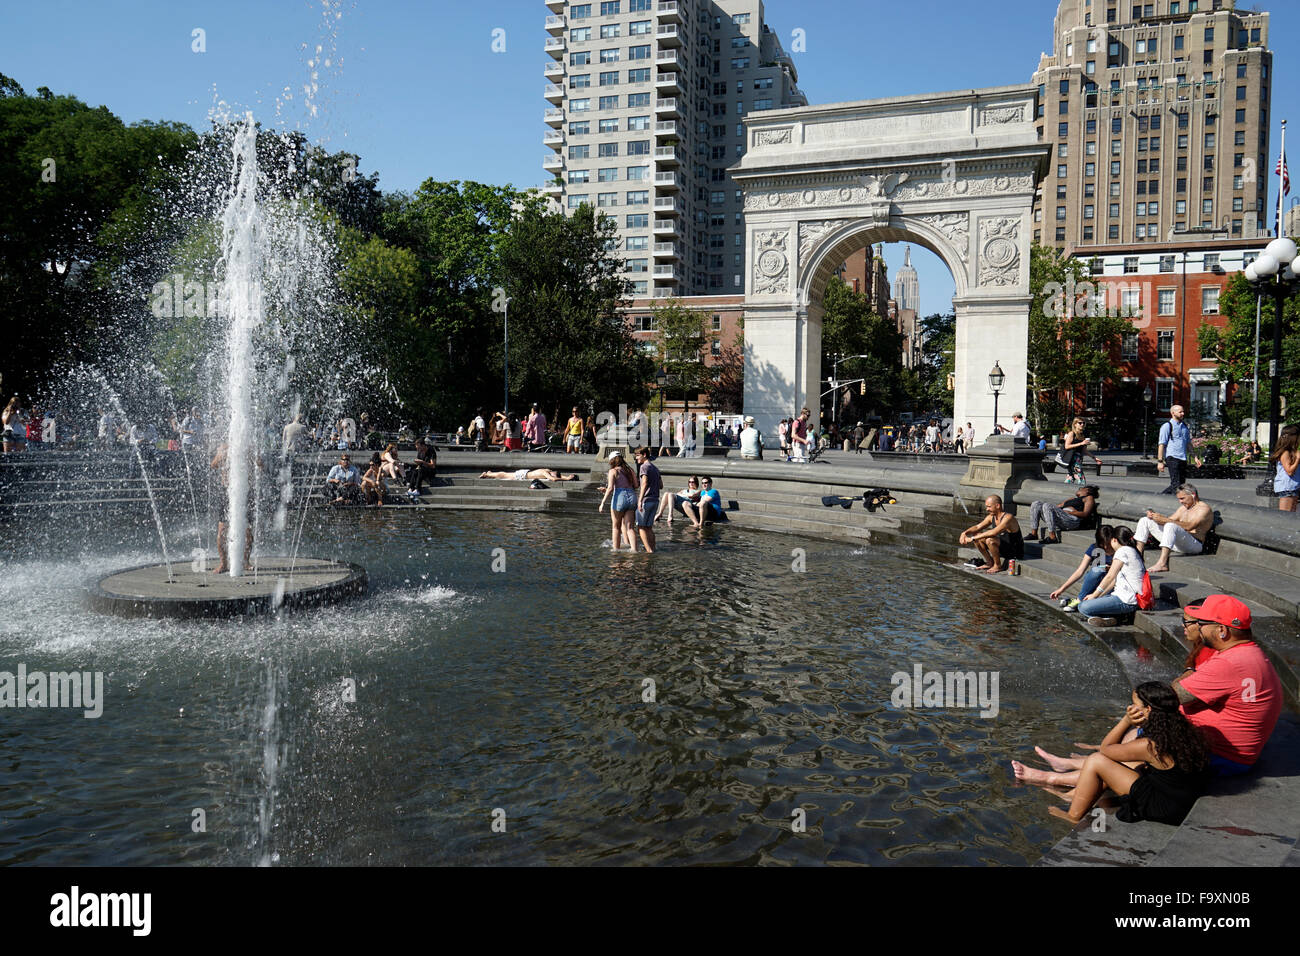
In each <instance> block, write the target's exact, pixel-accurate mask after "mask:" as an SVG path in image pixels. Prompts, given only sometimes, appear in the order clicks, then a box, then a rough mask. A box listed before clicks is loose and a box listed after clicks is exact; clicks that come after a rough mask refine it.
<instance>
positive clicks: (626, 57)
mask: <svg viewBox="0 0 1300 956" xmlns="http://www.w3.org/2000/svg"><path fill="white" fill-rule="evenodd" d="M546 6H547V8H548V9H549V10H550V15H549V16H548V17H547V18H546V29H547V32H548V33H549V34H550V38H549V39H548V40H547V41H546V52H547V53H548V54H549V55H550V58H551V59H550V60H549V61H548V62H547V64H546V78H547V80H549V81H550V82H549V83H548V84H547V86H546V94H545V95H546V99H547V100H548V101H550V104H551V105H550V107H548V108H547V109H546V111H545V119H546V123H547V125H548V126H550V128H551V129H550V132H548V133H547V134H546V135H545V138H544V142H545V144H546V145H547V146H549V147H550V148H551V150H553V152H552V153H548V154H547V156H546V159H545V162H544V163H543V166H544V168H545V169H546V171H547V172H549V173H551V174H553V176H554V177H555V178H554V179H553V180H552V181H551V183H550V184H548V185H547V186H546V187H545V192H547V193H548V194H549V195H551V196H553V197H555V198H556V199H558V200H559V201H560V202H561V203H563V204H564V206H565V207H566V208H568V209H574V208H577V206H579V205H580V204H582V203H584V202H585V203H589V204H590V205H592V206H594V207H595V208H596V209H597V211H599V212H603V213H606V214H608V215H609V216H610V217H612V218H613V219H614V220H615V221H616V222H617V223H618V229H619V243H620V252H621V254H622V255H623V258H624V262H625V264H626V267H627V268H626V276H627V278H628V279H630V280H631V281H632V283H633V294H634V295H636V296H652V297H661V298H663V297H669V296H685V295H707V294H739V293H743V291H744V275H745V268H744V265H745V246H744V243H745V239H744V213H743V210H742V204H741V197H740V191H739V190H738V189H737V188H736V185H735V183H734V182H733V181H732V180H731V177H730V176H729V175H728V174H727V167H728V166H730V165H731V164H732V163H734V162H735V161H736V160H737V159H738V158H739V157H740V156H742V155H743V154H744V150H745V138H744V128H743V126H742V123H741V118H742V117H743V116H744V114H745V113H747V112H752V111H755V110H767V109H779V108H781V107H787V106H806V105H807V102H808V101H807V99H806V97H804V95H803V93H801V92H800V91H799V89H798V86H797V82H798V73H797V71H796V70H795V66H794V61H793V60H792V59H791V58H790V56H789V55H788V54H787V53H786V52H785V50H784V48H783V47H782V45H781V42H780V40H779V39H778V38H777V36H776V34H775V33H773V32H772V31H771V30H770V29H769V28H768V26H767V24H766V23H765V22H764V18H763V4H762V3H761V2H760V0H592V2H590V3H585V2H584V3H572V2H567V0H547V2H546Z"/></svg>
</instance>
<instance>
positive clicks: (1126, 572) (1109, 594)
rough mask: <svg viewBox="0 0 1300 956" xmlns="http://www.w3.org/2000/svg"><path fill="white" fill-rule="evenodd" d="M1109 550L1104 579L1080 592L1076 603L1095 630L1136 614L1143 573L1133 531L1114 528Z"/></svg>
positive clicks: (1143, 568)
mask: <svg viewBox="0 0 1300 956" xmlns="http://www.w3.org/2000/svg"><path fill="white" fill-rule="evenodd" d="M1111 551H1112V555H1111V559H1110V569H1109V570H1108V571H1107V572H1106V576H1105V577H1104V578H1102V579H1101V581H1100V582H1098V584H1097V586H1096V587H1094V588H1093V589H1092V591H1091V592H1089V593H1087V594H1082V592H1081V598H1082V600H1080V602H1079V613H1080V614H1083V615H1086V616H1087V618H1088V623H1089V624H1092V625H1094V626H1096V627H1113V626H1114V625H1115V624H1117V623H1119V621H1118V619H1119V618H1120V617H1125V616H1128V615H1131V614H1136V613H1137V609H1138V593H1139V592H1140V591H1141V590H1142V576H1143V573H1144V572H1145V571H1146V565H1145V564H1144V563H1143V561H1142V555H1141V554H1140V553H1139V552H1138V551H1137V549H1136V548H1134V547H1133V532H1132V531H1131V530H1129V529H1128V528H1124V527H1117V528H1115V534H1114V537H1113V538H1111Z"/></svg>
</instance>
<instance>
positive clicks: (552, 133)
mask: <svg viewBox="0 0 1300 956" xmlns="http://www.w3.org/2000/svg"><path fill="white" fill-rule="evenodd" d="M542 145H544V146H549V147H551V149H560V148H561V147H563V146H564V134H563V133H562V132H560V131H559V130H558V129H552V130H547V131H546V135H545V136H543V137H542Z"/></svg>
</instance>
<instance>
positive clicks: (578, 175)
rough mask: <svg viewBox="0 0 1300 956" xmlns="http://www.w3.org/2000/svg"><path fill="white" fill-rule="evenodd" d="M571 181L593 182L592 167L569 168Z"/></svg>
mask: <svg viewBox="0 0 1300 956" xmlns="http://www.w3.org/2000/svg"><path fill="white" fill-rule="evenodd" d="M569 182H570V183H589V182H591V170H590V169H571V170H569Z"/></svg>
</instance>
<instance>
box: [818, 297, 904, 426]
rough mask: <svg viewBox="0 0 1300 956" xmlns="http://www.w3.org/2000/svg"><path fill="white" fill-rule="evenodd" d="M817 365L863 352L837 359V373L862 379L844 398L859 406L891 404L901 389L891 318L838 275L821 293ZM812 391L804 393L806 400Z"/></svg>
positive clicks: (898, 344) (899, 340) (898, 339)
mask: <svg viewBox="0 0 1300 956" xmlns="http://www.w3.org/2000/svg"><path fill="white" fill-rule="evenodd" d="M822 307H823V309H824V313H823V315H822V368H823V369H825V370H826V371H827V372H830V371H831V369H832V368H834V362H835V359H836V358H837V357H838V356H850V355H861V356H865V358H855V359H849V360H848V361H843V362H840V365H839V369H840V376H841V378H845V379H853V378H861V379H864V380H865V381H864V383H863V384H864V385H865V390H864V389H862V388H856V389H854V390H852V391H851V392H850V394H849V395H848V396H846V395H845V393H844V392H840V393H839V400H840V401H841V402H844V401H845V399H846V398H848V399H849V400H850V401H851V402H852V403H855V404H857V406H858V407H859V408H863V409H871V408H878V407H880V406H888V405H892V404H893V403H894V401H896V399H897V397H898V395H899V394H900V392H901V380H900V375H899V372H900V370H901V368H902V352H903V337H902V336H901V335H900V334H899V333H898V329H897V328H896V327H895V326H894V323H893V322H891V321H890V320H889V319H887V318H884V317H883V316H880V315H877V314H876V313H875V312H873V311H871V303H870V301H869V300H868V299H867V297H866V296H865V295H863V294H862V293H861V292H855V291H853V289H851V288H849V286H848V285H846V284H845V283H844V282H843V281H842V280H840V279H839V278H837V277H832V278H831V279H830V281H828V282H827V283H826V291H825V293H823V295H822ZM816 397H817V396H816V395H812V396H809V398H810V401H815V400H816Z"/></svg>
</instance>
